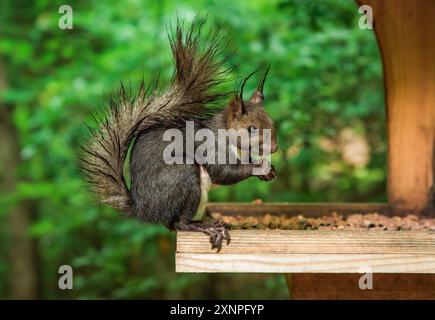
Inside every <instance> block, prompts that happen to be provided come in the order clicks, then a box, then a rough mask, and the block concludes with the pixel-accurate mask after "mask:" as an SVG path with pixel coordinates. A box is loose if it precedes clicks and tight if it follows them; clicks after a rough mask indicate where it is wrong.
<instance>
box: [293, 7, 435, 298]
mask: <svg viewBox="0 0 435 320" xmlns="http://www.w3.org/2000/svg"><path fill="white" fill-rule="evenodd" d="M357 3H358V4H359V5H364V4H366V5H369V6H371V7H372V9H373V18H374V19H373V21H374V29H375V32H376V36H377V40H378V44H379V47H380V50H381V55H382V62H383V69H384V80H385V90H386V102H387V121H388V124H387V127H388V186H387V188H388V203H389V207H390V212H391V213H392V214H394V215H404V214H407V213H415V214H427V215H433V214H434V207H435V206H434V201H435V197H434V193H435V192H434V175H435V154H434V153H435V151H434V150H435V34H434V30H435V18H434V17H435V1H433V0H414V1H409V0H394V1H392V0H357ZM368 32H369V31H368ZM360 276H361V275H359V274H336V275H331V274H293V275H289V274H288V275H286V278H287V283H288V284H289V290H290V289H291V291H292V292H291V296H292V298H294V299H360V298H364V299H435V292H434V290H433V288H435V277H434V276H429V275H407V274H377V275H374V278H373V281H374V287H375V290H365V291H362V290H361V289H360V288H359V286H358V279H359V277H360Z"/></svg>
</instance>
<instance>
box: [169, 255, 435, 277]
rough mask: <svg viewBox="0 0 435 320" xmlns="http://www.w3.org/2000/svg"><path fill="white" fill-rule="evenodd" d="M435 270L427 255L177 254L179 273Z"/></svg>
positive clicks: (432, 257) (430, 258)
mask: <svg viewBox="0 0 435 320" xmlns="http://www.w3.org/2000/svg"><path fill="white" fill-rule="evenodd" d="M366 267H370V268H372V270H373V272H376V273H401V272H404V273H435V255H427V254H327V253H325V254H222V253H220V254H214V253H208V254H204V253H177V255H176V272H213V273H216V272H243V273H252V272H258V273H299V272H303V273H358V272H361V270H364V269H361V268H366Z"/></svg>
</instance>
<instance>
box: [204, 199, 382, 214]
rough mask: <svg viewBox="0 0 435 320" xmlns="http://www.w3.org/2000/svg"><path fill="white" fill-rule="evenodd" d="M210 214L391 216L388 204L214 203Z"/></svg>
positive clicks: (209, 208)
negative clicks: (375, 214) (365, 214)
mask: <svg viewBox="0 0 435 320" xmlns="http://www.w3.org/2000/svg"><path fill="white" fill-rule="evenodd" d="M207 212H208V213H221V214H224V215H242V216H259V215H264V214H266V213H269V214H273V215H287V216H295V215H299V214H302V215H304V216H306V217H319V216H323V215H328V214H331V213H332V212H337V213H339V214H342V215H344V216H346V215H349V214H352V213H373V212H377V213H379V214H389V208H388V205H387V204H386V203H322V202H318V203H287V202H280V203H273V202H269V203H261V204H252V203H225V202H221V203H219V202H214V203H209V204H208V205H207Z"/></svg>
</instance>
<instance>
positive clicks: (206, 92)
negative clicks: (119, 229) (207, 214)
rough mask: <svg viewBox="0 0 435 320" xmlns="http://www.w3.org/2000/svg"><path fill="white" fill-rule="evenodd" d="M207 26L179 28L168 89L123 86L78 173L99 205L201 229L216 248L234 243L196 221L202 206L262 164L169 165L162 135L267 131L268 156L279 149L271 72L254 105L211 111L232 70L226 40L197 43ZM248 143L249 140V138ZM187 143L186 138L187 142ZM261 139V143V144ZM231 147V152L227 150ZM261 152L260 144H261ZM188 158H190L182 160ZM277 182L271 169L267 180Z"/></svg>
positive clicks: (213, 37)
mask: <svg viewBox="0 0 435 320" xmlns="http://www.w3.org/2000/svg"><path fill="white" fill-rule="evenodd" d="M204 22H205V21H204V20H200V19H196V20H195V21H194V22H193V23H192V24H191V26H190V27H188V28H185V27H183V25H182V23H177V26H176V30H175V32H174V34H173V35H172V36H171V35H170V36H169V41H170V45H171V49H172V54H173V59H174V64H175V72H174V76H173V79H172V81H171V83H170V84H169V85H168V86H167V87H166V90H164V91H162V90H158V89H157V85H156V87H155V88H154V89H149V87H148V89H146V88H145V85H144V83H143V82H142V83H141V85H140V88H139V90H138V92H137V94H136V95H134V96H131V94H130V95H129V94H127V91H126V90H125V88H124V86H123V85H122V84H121V88H120V90H119V92H118V93H117V95H116V96H114V97H111V98H109V106H110V110H109V112H108V114H106V115H104V116H103V117H102V118H100V119H99V120H98V119H96V117H94V120H95V121H96V122H97V124H98V129H92V128H90V133H91V139H90V140H89V141H88V143H87V144H86V145H85V146H84V147H82V149H83V150H84V151H85V155H84V156H83V158H82V159H81V160H82V161H81V167H82V170H83V171H84V173H85V174H86V179H87V181H88V182H90V183H91V185H92V189H93V191H94V192H95V193H97V194H98V195H99V196H100V199H101V202H102V203H104V204H107V205H109V206H111V207H113V208H116V209H118V210H120V211H121V212H123V213H125V214H126V215H128V216H130V215H131V216H136V217H138V218H140V219H141V220H142V221H146V222H151V223H162V224H164V225H165V226H166V227H168V228H170V229H177V230H188V231H201V232H204V233H206V234H208V235H209V236H210V242H211V244H212V248H217V249H218V250H219V249H220V248H221V243H222V241H223V240H225V241H226V242H227V243H229V240H230V236H229V233H228V229H229V226H228V225H227V224H225V223H224V222H222V221H215V222H200V221H192V219H193V217H194V216H195V214H196V213H197V211H198V209H199V208H200V206H202V205H203V203H202V202H203V201H202V200H204V199H203V198H204V194H205V195H206V193H207V191H208V186H209V182H210V181H209V180H211V183H213V184H218V185H228V184H234V183H237V182H239V181H242V180H244V179H246V178H249V177H251V176H253V169H254V168H258V167H259V166H260V165H262V164H263V162H262V161H260V162H258V161H257V162H254V161H250V162H249V163H241V162H240V161H239V160H238V161H237V163H236V164H207V163H206V164H202V165H200V164H198V163H196V162H194V163H193V164H167V163H165V161H163V152H164V149H165V147H167V145H168V142H165V141H164V139H163V134H164V132H165V130H166V129H168V128H180V129H181V130H183V128H185V123H186V121H193V122H194V124H195V129H196V130H198V129H200V128H208V129H210V130H211V131H213V132H214V133H216V132H217V130H218V129H231V128H232V129H236V130H237V129H248V130H249V131H250V132H251V131H252V129H258V130H259V132H260V133H261V131H262V130H263V129H270V130H271V132H272V134H271V143H270V146H269V147H270V151H271V153H273V152H275V151H276V150H277V142H276V136H275V128H274V123H273V121H272V120H271V119H270V117H269V116H268V115H267V113H266V112H265V110H264V107H263V101H264V96H263V86H264V81H265V79H266V75H267V72H268V70H269V69H268V70H267V71H266V73H265V75H264V77H263V78H262V80H261V81H260V82H259V85H258V88H257V90H256V91H255V92H254V93H253V94H252V97H251V98H250V99H249V100H244V99H243V87H244V84H245V83H246V81H247V80H248V78H249V77H250V76H252V74H250V75H249V76H248V77H247V78H245V79H244V81H243V82H242V85H241V88H240V90H239V92H237V93H236V95H235V96H234V98H233V99H232V100H231V101H230V102H229V104H228V105H227V106H226V107H224V108H221V109H216V108H210V107H209V106H210V104H212V103H216V102H217V101H218V100H219V99H220V98H222V97H224V96H226V95H227V93H216V92H215V91H214V90H215V88H216V86H217V85H218V84H220V83H221V82H222V81H224V80H225V79H224V76H225V75H226V74H227V73H228V69H226V70H224V71H222V70H221V69H222V67H223V65H224V63H225V62H226V61H227V57H223V58H219V57H221V56H222V49H221V46H222V45H221V43H222V42H223V39H224V38H223V37H221V36H220V35H219V34H218V33H216V32H213V33H211V34H209V35H208V38H209V41H208V42H206V43H200V36H201V28H202V26H203V24H204ZM249 137H251V135H250V136H249ZM184 138H185V137H184ZM260 140H261V139H260ZM131 145H133V146H132V149H131V156H130V176H131V188H130V189H129V188H128V186H127V183H126V180H125V178H124V163H125V160H126V157H127V154H128V150H129V148H130V146H131ZM228 147H230V146H228ZM260 149H262V145H261V143H260ZM184 156H186V157H188V156H189V155H187V154H184ZM275 176H276V173H275V170H274V168H273V166H272V167H271V169H270V171H269V172H268V173H267V174H264V175H259V176H258V178H259V179H262V180H271V179H274V178H275Z"/></svg>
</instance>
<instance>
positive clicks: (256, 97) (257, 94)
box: [249, 64, 270, 104]
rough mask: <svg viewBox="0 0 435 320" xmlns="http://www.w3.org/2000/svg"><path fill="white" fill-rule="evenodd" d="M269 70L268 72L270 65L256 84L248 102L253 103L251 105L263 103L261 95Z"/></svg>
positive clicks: (262, 95)
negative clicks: (255, 88)
mask: <svg viewBox="0 0 435 320" xmlns="http://www.w3.org/2000/svg"><path fill="white" fill-rule="evenodd" d="M269 70H270V64H269V66H268V67H267V69H266V72H265V73H264V76H263V79H261V81H260V82H259V83H258V87H257V90H255V91H254V93H253V94H252V97H251V99H250V100H249V101H250V102H251V103H253V104H261V103H263V101H264V94H263V89H264V82H265V81H266V77H267V74H268V73H269Z"/></svg>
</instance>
